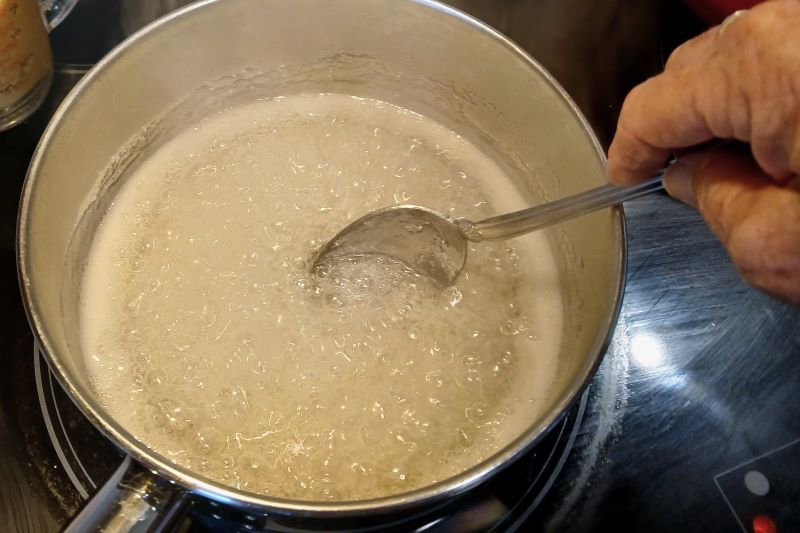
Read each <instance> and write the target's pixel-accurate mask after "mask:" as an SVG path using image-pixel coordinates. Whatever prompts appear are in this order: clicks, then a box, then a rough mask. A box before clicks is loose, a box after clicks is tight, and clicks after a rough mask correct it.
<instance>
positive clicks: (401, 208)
mask: <svg viewBox="0 0 800 533" xmlns="http://www.w3.org/2000/svg"><path fill="white" fill-rule="evenodd" d="M662 177H663V173H659V174H658V175H656V176H654V177H652V178H650V179H649V180H647V181H644V182H642V183H640V184H638V185H634V186H631V187H617V186H614V185H604V186H602V187H597V188H595V189H590V190H588V191H586V192H582V193H580V194H576V195H574V196H570V197H567V198H563V199H561V200H557V201H555V202H549V203H545V204H542V205H539V206H535V207H530V208H528V209H523V210H521V211H515V212H513V213H508V214H505V215H500V216H497V217H492V218H488V219H486V220H483V221H480V222H471V221H469V220H466V219H463V218H462V219H453V218H451V217H448V216H447V215H444V214H442V213H439V212H438V211H434V210H433V209H429V208H427V207H421V206H418V205H397V206H392V207H385V208H383V209H378V210H376V211H373V212H371V213H368V214H367V215H365V216H363V217H361V218H359V219H357V220H355V221H354V222H352V223H350V225H348V226H347V227H345V228H344V229H343V230H342V231H340V232H339V233H337V234H336V235H335V236H334V237H333V238H332V239H331V240H330V241H328V242H327V243H326V244H325V245H324V246H323V247H322V248H321V249H320V250H319V252H317V255H316V256H315V257H314V262H313V267H312V270H315V271H318V270H319V269H324V268H325V267H326V266H327V265H330V264H332V263H333V262H336V261H338V260H342V259H346V258H361V257H365V256H386V257H389V258H391V259H394V260H397V261H400V262H402V263H404V264H405V265H406V266H408V267H410V268H412V269H413V270H415V271H416V272H417V273H418V274H420V275H423V276H426V277H428V278H430V279H432V280H433V281H435V282H436V283H438V284H439V285H441V286H443V287H447V286H449V285H452V284H453V282H455V280H456V279H457V278H458V276H459V274H461V271H462V270H463V268H464V264H465V263H466V261H467V251H468V246H467V244H468V241H474V242H479V241H482V240H501V239H509V238H512V237H518V236H519V235H524V234H526V233H530V232H532V231H536V230H538V229H542V228H545V227H547V226H550V225H553V224H556V223H558V222H563V221H565V220H569V219H571V218H575V217H578V216H581V215H585V214H587V213H591V212H592V211H597V210H598V209H603V208H605V207H610V206H613V205H616V204H620V203H622V202H624V201H626V200H631V199H633V198H637V197H639V196H642V195H644V194H648V193H651V192H654V191H658V190H661V189H662V188H663V187H664V186H663V184H662Z"/></svg>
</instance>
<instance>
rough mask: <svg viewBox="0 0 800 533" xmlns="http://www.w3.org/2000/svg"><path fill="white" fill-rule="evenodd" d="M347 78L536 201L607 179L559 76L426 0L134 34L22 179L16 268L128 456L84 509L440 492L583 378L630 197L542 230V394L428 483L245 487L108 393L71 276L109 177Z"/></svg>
mask: <svg viewBox="0 0 800 533" xmlns="http://www.w3.org/2000/svg"><path fill="white" fill-rule="evenodd" d="M308 91H318V92H344V93H348V94H352V95H358V96H369V97H373V98H378V99H380V100H385V101H389V102H392V103H395V104H398V105H402V106H404V107H407V108H410V109H412V110H415V111H418V112H420V113H423V114H427V115H429V116H431V117H433V118H434V119H436V120H438V121H439V122H441V123H443V124H444V125H446V126H448V127H450V128H451V129H453V130H455V131H457V132H459V133H460V134H462V135H463V136H464V137H466V138H468V139H469V140H471V141H472V142H473V143H475V144H476V145H478V146H479V147H480V148H482V149H483V150H484V151H485V152H486V153H488V154H490V155H491V156H492V157H493V159H494V160H495V161H497V162H498V164H500V165H501V166H502V167H504V169H505V170H506V172H507V174H508V175H509V176H511V177H512V178H513V179H515V180H516V186H517V188H518V189H519V190H520V191H521V192H522V193H523V194H524V195H525V196H526V198H525V200H526V201H527V202H529V203H530V204H531V205H533V204H535V203H539V202H543V201H546V200H554V199H558V198H561V197H563V196H566V195H571V194H576V193H578V192H580V191H583V190H586V189H589V188H592V187H595V186H598V185H601V184H602V183H603V182H604V177H603V175H604V172H603V169H604V157H603V153H602V151H601V149H600V147H599V146H598V143H597V141H596V140H595V138H594V136H593V135H592V132H591V130H590V128H589V127H588V126H587V124H586V121H585V120H584V119H583V117H582V116H581V114H580V113H579V112H578V110H577V109H576V108H575V106H574V104H573V103H572V102H571V101H570V99H569V98H568V97H567V95H566V94H565V93H564V91H563V90H562V89H561V88H560V87H559V86H558V84H557V83H556V82H555V81H554V80H553V79H552V78H551V77H550V76H549V75H548V74H547V73H546V72H545V71H544V70H543V69H542V67H540V66H539V65H538V64H537V63H536V62H535V61H533V60H532V59H531V58H530V57H528V56H527V55H526V54H525V53H524V52H523V51H522V50H520V49H519V48H518V47H517V46H516V45H514V44H513V43H511V42H510V41H509V40H508V39H506V38H505V37H503V36H502V35H500V34H498V33H497V32H495V31H494V30H492V29H491V28H489V27H487V26H485V25H483V24H482V23H480V22H478V21H477V20H474V19H472V18H470V17H468V16H466V15H464V14H462V13H460V12H458V11H455V10H453V9H451V8H448V7H445V6H444V5H442V4H439V3H436V2H433V1H427V0H417V1H414V0H293V1H292V2H286V1H284V0H208V1H204V2H199V3H196V4H193V5H191V6H189V7H187V8H185V9H182V10H180V11H178V12H176V13H174V14H172V15H170V16H168V17H166V18H163V19H161V20H159V21H157V22H155V23H154V24H151V25H150V26H148V27H147V28H145V29H143V30H142V31H140V32H139V33H137V34H135V35H134V36H132V37H131V38H129V39H128V40H127V41H125V42H124V43H123V44H121V45H120V46H119V47H117V48H116V49H115V50H114V51H112V52H111V53H110V54H109V55H108V56H107V57H106V58H105V59H103V60H102V61H101V62H100V63H99V64H98V65H97V66H96V67H95V68H93V69H92V70H91V72H89V74H87V75H86V76H85V77H84V78H83V80H82V81H81V82H80V83H79V84H78V85H77V86H76V87H75V89H74V90H73V91H72V93H70V95H69V96H68V97H67V98H66V100H65V101H64V102H63V104H62V105H61V107H60V109H59V110H58V111H57V112H56V114H55V116H54V117H53V120H52V122H51V123H50V125H49V127H48V128H47V131H46V132H45V134H44V136H43V137H42V140H41V142H40V144H39V146H38V148H37V150H36V153H35V155H34V158H33V162H32V163H31V166H30V170H29V172H28V176H27V181H26V182H25V187H24V191H23V193H22V203H21V207H20V215H19V227H18V255H19V273H20V281H21V285H22V293H23V296H24V300H25V305H26V308H27V313H28V317H29V320H30V323H31V325H32V327H33V329H34V332H35V335H36V337H37V339H38V341H39V343H40V344H41V347H42V348H43V351H44V352H45V354H46V356H47V358H48V362H49V364H50V366H51V368H52V369H53V371H54V372H55V374H56V375H57V376H58V377H59V379H60V380H61V382H62V383H63V385H64V386H65V388H66V390H67V391H68V392H69V394H70V395H71V397H72V398H73V399H74V401H75V402H76V404H77V405H78V406H79V407H80V408H81V410H82V411H83V412H84V413H85V414H86V416H87V417H88V418H89V419H90V420H91V421H92V422H93V423H94V424H95V425H96V426H97V427H98V428H99V429H100V430H101V431H102V432H103V433H104V434H105V435H106V436H107V437H108V438H110V439H111V440H112V441H113V442H114V443H115V444H116V445H117V446H118V447H119V448H120V449H121V450H122V451H124V452H125V453H126V454H127V455H128V456H129V457H128V459H126V461H125V462H124V464H123V466H122V467H121V469H120V470H119V471H118V472H117V474H116V475H115V476H114V478H113V479H112V480H110V481H109V483H108V484H107V485H106V486H105V488H103V489H102V490H101V491H100V493H99V494H98V495H97V496H95V498H94V500H92V501H91V502H90V503H89V504H88V506H87V507H86V508H85V509H84V511H83V512H82V513H81V515H80V516H79V517H78V518H77V520H78V521H77V522H76V523H74V524H73V527H74V528H76V529H82V528H104V529H108V530H132V529H142V530H144V529H146V528H160V527H166V526H169V525H170V524H172V523H174V521H175V520H176V519H177V518H179V517H180V516H181V514H182V513H183V512H185V509H186V508H187V506H188V505H189V503H190V502H191V501H192V500H193V499H197V498H205V499H208V500H211V501H213V502H216V503H219V504H220V505H224V506H229V507H231V508H235V509H239V510H242V511H244V512H246V513H251V514H263V513H277V514H280V515H282V516H297V517H302V519H303V520H310V519H314V518H324V519H326V520H331V519H337V518H342V517H354V516H361V515H365V514H373V515H374V514H376V513H387V515H388V514H391V513H395V512H400V511H405V510H406V509H408V508H411V507H421V506H426V505H433V504H435V503H438V502H441V501H443V500H445V499H447V498H452V497H454V496H456V495H458V494H460V493H463V492H464V491H466V490H468V489H470V488H472V487H474V486H476V485H478V484H479V483H481V482H483V481H485V480H486V479H487V478H488V477H490V476H492V475H493V474H495V473H496V472H497V471H498V470H500V469H502V468H503V467H505V466H507V465H508V464H510V463H511V462H512V461H513V460H514V459H515V458H517V457H518V456H520V455H521V454H523V453H524V452H525V451H526V450H527V449H529V448H530V447H531V446H532V445H533V444H534V443H535V442H536V441H537V439H539V437H540V436H542V435H543V434H544V433H545V432H546V431H547V430H548V428H549V427H550V426H552V425H553V424H554V423H555V422H556V421H557V419H558V418H559V417H560V415H561V414H562V413H563V412H564V410H565V409H566V408H567V407H568V406H569V405H570V403H571V402H572V401H573V400H574V399H575V398H576V397H577V395H578V394H579V393H580V391H581V389H582V388H583V387H584V385H585V384H586V383H587V381H588V380H589V378H590V377H591V375H592V373H593V372H594V370H595V368H596V367H597V365H598V362H599V360H600V358H601V356H602V354H603V352H604V349H605V347H606V345H607V342H608V339H609V336H610V334H611V331H612V328H613V325H614V322H615V319H616V316H617V312H618V309H619V305H620V298H621V294H622V288H623V279H624V262H625V240H624V227H623V219H622V211H621V209H618V208H616V209H608V210H605V211H601V212H596V213H594V214H591V215H588V216H586V217H584V218H581V219H577V220H572V221H570V222H567V223H564V224H563V225H561V226H559V227H557V228H554V229H550V230H548V233H547V236H548V238H549V239H550V241H551V243H552V244H553V248H554V249H555V250H556V254H557V260H558V265H559V275H560V279H561V283H562V286H563V287H564V294H563V297H564V302H565V311H564V312H565V316H564V323H565V332H566V333H565V336H564V339H563V342H562V345H561V353H560V360H559V367H558V371H557V379H556V380H555V381H554V383H553V387H552V394H551V397H550V399H549V407H548V408H547V409H546V413H545V415H544V416H542V417H541V418H539V419H537V420H535V421H533V422H532V424H531V425H530V426H529V427H528V428H527V429H526V430H525V431H523V432H522V433H521V434H520V435H519V436H518V438H516V440H514V441H513V442H511V443H510V444H509V445H508V446H506V447H505V448H503V449H501V450H500V451H499V452H497V453H496V454H495V455H493V456H492V457H489V458H487V459H486V460H485V461H483V462H481V463H480V464H476V465H474V466H473V467H472V468H470V469H469V470H467V471H466V472H463V473H462V474H459V475H457V476H454V477H452V478H450V479H445V480H442V481H441V482H438V483H436V484H434V485H431V486H428V487H424V488H421V489H419V490H415V491H413V492H408V493H405V494H398V495H393V496H387V497H384V498H380V499H374V500H363V501H345V502H337V503H318V502H311V501H289V500H283V499H278V498H271V497H268V496H262V495H257V494H253V493H248V492H245V491H240V490H235V489H233V488H231V487H229V486H225V485H222V484H220V483H217V482H213V481H210V480H209V479H206V478H204V477H203V476H202V475H201V474H199V473H197V472H193V471H190V470H188V469H186V468H182V467H180V466H177V465H175V464H174V463H172V462H171V461H169V460H168V459H166V458H165V457H163V456H161V455H159V454H158V453H156V452H154V451H152V450H150V449H148V448H147V447H145V446H144V445H142V444H141V443H140V442H139V441H137V440H136V439H135V438H134V437H133V436H132V435H131V434H130V433H129V432H128V431H127V429H126V428H125V427H124V426H123V425H121V424H119V423H118V422H117V421H116V420H114V418H113V417H112V416H110V415H109V414H108V413H107V412H106V410H105V409H104V408H103V407H102V405H101V403H100V402H99V401H98V398H97V396H96V393H95V391H94V390H93V388H92V385H91V384H90V382H89V380H88V378H87V373H86V372H85V368H84V363H83V354H82V353H81V344H80V342H79V335H78V328H79V324H78V322H77V312H76V309H77V305H78V294H79V291H78V284H79V281H80V276H81V269H82V258H83V257H84V256H85V250H86V246H87V243H88V242H89V240H90V236H91V234H92V233H93V229H94V228H96V226H97V223H98V221H99V219H100V216H101V214H102V213H103V211H104V209H105V208H106V207H107V206H108V202H109V201H110V199H111V198H113V195H114V192H115V189H116V186H117V185H119V183H121V182H122V181H124V179H125V178H126V176H127V174H128V173H129V171H130V170H131V169H132V168H135V166H136V165H137V164H138V162H139V161H141V160H142V159H144V158H145V157H146V156H147V154H148V153H150V152H152V151H153V150H155V149H158V147H159V145H160V144H162V143H164V142H165V141H166V140H167V139H169V138H170V136H171V135H172V134H174V133H175V132H177V131H180V129H181V128H183V127H186V126H187V125H189V124H192V123H193V122H194V121H196V120H200V119H202V118H203V117H205V116H209V115H211V114H214V113H216V112H218V111H219V110H221V109H223V108H225V107H226V106H230V105H233V104H235V103H237V102H240V101H241V102H243V101H247V100H252V99H254V98H264V97H270V96H278V95H285V94H290V93H295V92H308Z"/></svg>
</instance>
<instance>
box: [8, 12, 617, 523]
mask: <svg viewBox="0 0 800 533" xmlns="http://www.w3.org/2000/svg"><path fill="white" fill-rule="evenodd" d="M220 1H223V0H202V1H200V2H197V3H194V4H190V5H188V6H185V7H183V8H180V9H178V10H176V11H174V12H172V13H170V14H168V15H166V16H164V17H162V18H160V19H158V20H156V21H154V22H152V23H150V24H148V25H147V26H145V27H144V28H142V29H140V30H139V31H137V32H136V33H134V34H133V35H131V36H130V37H128V38H127V39H125V40H124V41H123V42H122V43H120V44H119V45H117V46H116V47H115V48H114V49H113V50H111V51H110V52H109V53H108V54H107V55H106V56H105V57H103V58H102V59H101V60H100V61H99V62H98V63H97V64H96V65H95V66H93V67H92V68H91V69H90V70H89V72H88V73H87V74H86V75H85V76H84V77H83V78H82V79H81V80H80V81H79V82H78V83H77V84H76V86H75V87H74V88H73V89H72V90H71V91H70V93H69V94H68V95H67V97H66V98H65V99H64V101H63V102H62V103H61V105H60V106H59V107H58V109H57V110H56V112H55V113H54V115H53V117H52V119H51V120H50V122H49V124H48V126H47V128H46V130H45V132H44V134H43V135H42V137H41V139H40V140H39V143H38V145H37V146H36V149H35V151H34V154H33V157H32V160H31V164H30V166H29V168H28V172H27V175H26V178H25V182H24V185H23V189H22V194H21V199H20V209H19V215H18V219H17V240H16V246H17V269H18V277H19V283H20V287H21V292H22V297H23V304H24V308H25V313H26V314H27V316H28V321H29V323H30V325H31V327H32V330H33V334H34V339H35V341H36V342H37V343H38V345H39V346H40V347H41V348H42V352H43V353H44V355H45V358H46V360H47V362H48V365H49V366H50V368H51V369H53V370H54V371H55V373H56V374H57V377H58V379H59V381H60V382H61V383H62V385H63V386H64V388H65V390H66V392H67V394H68V395H69V396H70V398H71V399H72V400H73V401H74V402H75V403H76V404H77V405H78V406H79V407H80V409H81V411H82V412H83V413H84V415H86V416H87V418H88V419H89V420H90V421H91V422H92V424H93V425H94V426H95V427H97V428H98V429H99V430H100V431H101V433H102V434H103V435H105V436H106V437H107V438H109V439H110V440H111V441H112V442H113V443H114V444H115V445H116V446H117V447H119V448H120V449H122V450H123V451H125V452H126V453H128V454H130V455H131V456H133V457H134V458H135V459H136V460H137V461H139V462H140V463H141V464H143V465H144V466H145V467H147V468H148V469H150V470H152V471H153V473H155V474H157V475H160V476H161V477H163V478H166V479H167V480H169V481H170V482H171V483H174V484H177V485H178V486H180V487H182V488H184V489H185V490H187V491H188V492H190V493H192V494H196V495H200V496H203V497H206V498H208V499H210V500H212V501H216V502H219V503H224V504H227V505H231V506H233V507H235V508H239V509H242V510H245V511H268V512H276V513H281V514H289V513H291V514H298V515H304V516H317V517H330V516H334V515H336V516H340V517H343V516H354V515H369V514H374V513H385V512H393V511H402V510H405V509H408V508H411V507H417V506H420V505H422V504H432V503H434V502H436V501H440V500H442V499H444V498H448V497H452V496H456V495H458V494H461V493H463V492H465V491H466V490H468V489H470V488H472V487H474V486H476V485H478V484H479V483H481V482H483V481H484V480H486V479H487V478H488V477H490V476H491V475H493V474H494V473H495V472H496V471H498V470H499V469H501V468H503V467H505V466H507V465H509V464H510V463H511V462H513V460H515V459H516V458H518V457H519V456H521V455H522V454H524V453H525V452H526V451H528V450H529V449H530V448H531V447H532V446H533V445H534V444H536V442H538V441H539V440H540V439H541V437H542V436H543V435H545V434H546V433H548V432H549V431H550V430H551V429H552V428H553V426H554V425H555V424H556V423H557V422H558V421H559V420H560V418H561V416H562V415H563V413H564V412H565V411H566V410H567V409H568V408H569V407H570V406H571V405H572V403H573V402H574V401H575V400H576V399H577V398H579V397H580V395H581V394H582V392H583V391H584V389H585V388H586V386H587V385H588V382H589V380H590V379H591V377H592V376H593V375H594V373H595V372H596V370H597V367H598V366H599V364H600V362H601V360H602V356H603V354H604V353H605V352H606V350H607V348H608V345H609V343H610V341H611V337H612V335H613V332H614V325H615V324H616V321H617V318H618V316H619V312H620V308H621V304H622V295H623V292H624V283H625V271H626V263H627V238H626V228H625V220H624V216H623V209H622V207H621V206H617V207H615V208H614V213H615V215H616V222H615V225H616V226H617V239H616V240H617V244H618V248H619V250H618V251H615V255H617V256H618V258H619V265H618V269H617V276H616V279H615V280H613V283H614V288H615V291H614V301H613V306H612V309H611V312H610V313H608V314H607V315H608V316H607V317H606V320H605V321H604V323H603V325H602V328H601V330H600V331H605V332H606V334H605V336H604V337H603V338H598V339H596V340H595V345H594V346H593V347H592V350H591V353H590V354H589V358H587V361H591V364H589V365H586V364H585V365H584V368H583V369H582V370H581V371H580V372H579V373H578V374H577V375H576V377H575V382H579V383H580V385H578V386H573V387H572V388H571V390H568V391H566V392H564V393H562V395H561V397H560V399H559V401H558V402H557V403H556V404H554V405H553V406H552V407H551V409H550V410H549V412H548V414H547V415H546V416H545V417H543V418H542V419H541V420H540V421H539V422H538V423H537V424H535V425H531V426H530V427H529V428H528V429H527V430H526V431H525V432H524V433H523V434H522V435H520V436H519V437H517V438H516V439H514V440H513V441H512V442H511V443H509V444H508V445H506V446H505V447H504V448H503V449H501V450H499V451H498V452H496V453H495V454H494V455H492V456H491V457H490V458H488V459H486V460H484V461H483V462H481V463H478V464H477V465H475V466H473V467H471V468H469V469H467V470H466V471H464V472H462V473H460V474H458V475H456V476H453V477H450V478H447V479H445V480H442V481H439V482H436V483H434V484H431V485H428V486H426V487H422V488H419V489H416V490H413V491H409V492H405V493H400V494H395V495H391V496H384V497H381V498H375V499H368V500H356V501H343V502H319V501H303V500H289V499H284V498H275V497H269V496H263V495H258V494H255V493H249V492H245V491H241V490H237V489H234V488H232V487H230V486H227V485H223V484H221V483H218V482H215V481H212V480H209V479H206V478H204V477H203V476H200V475H198V474H195V473H194V472H192V471H191V470H189V469H187V468H184V467H182V466H179V465H176V464H173V463H171V462H170V461H169V460H168V459H166V458H164V457H163V456H162V455H160V454H158V453H156V452H155V451H152V450H150V449H149V448H147V447H146V446H144V445H143V444H142V443H141V442H139V441H138V440H137V439H136V438H135V437H134V436H133V435H132V434H130V433H129V432H128V431H127V430H125V429H124V428H123V427H122V425H121V424H119V423H117V422H116V421H115V420H114V418H113V417H112V416H110V415H109V414H108V413H107V412H106V411H105V409H103V408H102V407H101V406H100V404H99V403H98V402H97V401H96V395H95V394H94V393H93V392H92V391H91V390H90V389H89V388H87V387H84V386H82V385H81V384H80V383H79V382H75V381H73V380H72V379H70V375H69V372H68V371H67V370H66V368H65V367H64V365H63V364H61V360H63V359H64V358H63V357H62V356H60V355H59V354H58V353H56V350H55V349H54V347H53V346H52V345H51V343H50V342H49V341H48V335H47V329H48V328H47V327H46V325H45V324H44V322H43V321H42V319H41V317H40V313H39V307H38V306H37V304H36V302H35V300H34V298H33V295H32V293H31V290H30V285H31V272H30V269H29V265H28V254H27V245H26V241H27V230H28V228H27V220H28V217H29V211H30V208H31V203H32V195H33V191H34V188H35V183H36V180H37V176H38V175H39V170H40V167H41V166H42V161H43V160H44V159H45V157H46V152H47V147H48V145H49V144H50V142H51V140H52V139H53V137H55V136H56V135H58V131H59V129H60V127H61V124H62V122H63V121H64V118H65V116H67V115H68V113H69V111H70V108H71V107H72V106H73V104H74V103H75V101H76V100H78V99H79V97H80V96H81V94H82V93H83V92H85V90H86V89H87V88H88V87H89V86H91V84H92V83H93V82H94V80H96V79H97V78H99V77H100V76H102V75H103V74H104V71H105V69H106V67H108V66H109V65H111V64H113V63H115V62H116V61H119V60H120V59H121V58H122V57H123V56H124V54H125V52H126V51H127V50H128V48H130V47H132V46H135V45H136V43H137V42H138V41H140V40H142V39H143V38H145V37H146V36H147V35H149V34H151V33H153V32H156V31H159V30H161V29H162V28H164V27H166V26H169V25H170V23H171V22H172V21H173V20H174V19H176V18H179V17H183V16H185V15H187V14H188V13H191V12H193V11H195V10H202V9H204V8H206V7H208V6H210V5H212V4H216V3H217V2H220ZM387 1H389V0H387ZM407 1H408V2H409V3H412V4H417V5H420V6H423V7H425V8H428V9H431V10H433V11H434V12H438V13H439V14H441V15H444V16H449V17H452V18H454V19H456V20H457V21H459V22H460V23H462V24H465V25H467V26H470V27H471V28H473V29H475V30H477V31H479V32H483V33H484V34H486V35H488V36H490V37H491V38H492V39H493V40H494V41H496V42H497V43H498V44H500V45H501V46H503V47H504V48H506V49H507V50H508V51H510V52H511V53H512V54H515V55H516V56H517V57H518V58H520V59H521V60H523V62H524V63H525V64H526V65H527V67H528V68H530V69H533V70H534V71H536V72H537V73H538V74H539V75H541V76H542V77H543V78H544V79H545V80H546V81H547V82H548V83H549V84H550V86H551V88H552V89H554V90H555V92H556V94H557V95H558V96H559V97H560V98H561V99H562V100H563V101H564V103H566V104H567V106H568V107H569V109H570V111H571V112H572V113H573V115H574V116H575V117H576V118H577V119H578V121H579V123H580V124H581V126H582V127H583V128H582V129H583V133H584V135H586V137H587V140H588V141H589V142H591V143H592V145H593V147H594V149H595V152H596V154H597V156H598V157H599V158H600V160H601V162H602V163H603V164H605V153H604V151H603V149H602V147H601V145H600V143H599V142H598V140H597V138H596V136H595V135H594V132H593V130H592V129H591V127H590V126H589V124H588V122H587V120H586V118H585V117H584V116H583V114H582V113H581V112H580V111H579V110H578V108H577V106H576V105H575V103H574V102H573V100H572V99H571V98H570V97H569V95H568V94H567V93H566V92H565V91H564V89H563V88H562V87H561V86H560V85H559V84H558V82H557V81H556V80H555V79H554V78H553V77H552V75H551V74H550V73H549V72H547V71H546V70H545V69H544V68H543V67H542V66H541V65H540V64H539V63H538V62H536V61H535V60H534V59H533V58H532V57H531V56H529V55H528V54H527V52H525V51H524V50H522V49H521V48H520V47H519V46H518V45H516V44H515V43H513V42H512V41H511V40H510V39H508V38H507V37H505V36H504V35H502V34H501V33H500V32H498V31H497V30H495V29H493V28H492V27H490V26H488V25H487V24H485V23H483V22H481V21H479V20H478V19H476V18H474V17H472V16H470V15H467V14H466V13H464V12H462V11H460V10H458V9H455V8H453V7H450V6H446V5H444V4H442V3H440V2H439V1H437V0H407Z"/></svg>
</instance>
